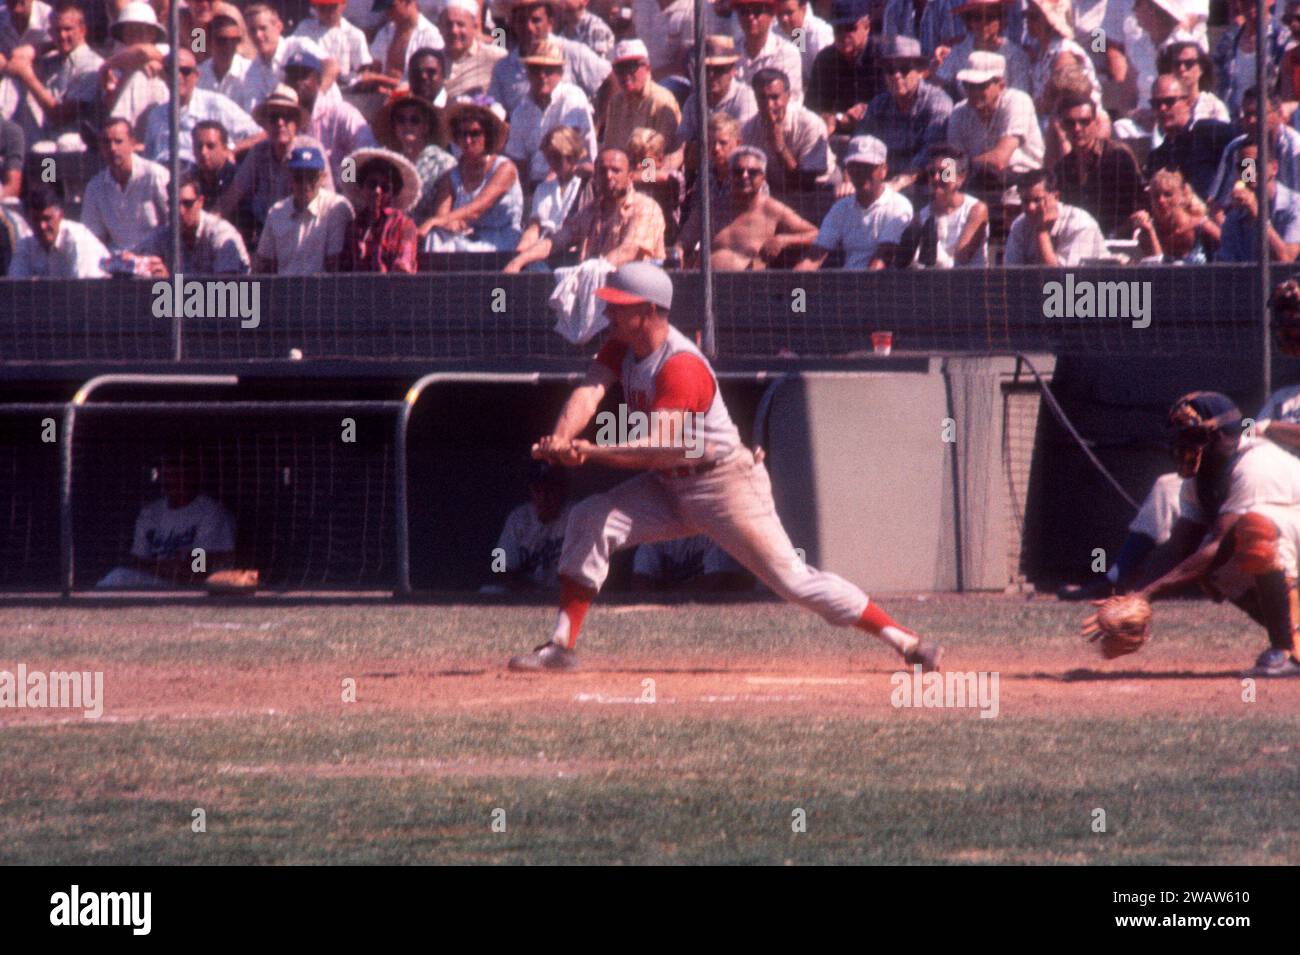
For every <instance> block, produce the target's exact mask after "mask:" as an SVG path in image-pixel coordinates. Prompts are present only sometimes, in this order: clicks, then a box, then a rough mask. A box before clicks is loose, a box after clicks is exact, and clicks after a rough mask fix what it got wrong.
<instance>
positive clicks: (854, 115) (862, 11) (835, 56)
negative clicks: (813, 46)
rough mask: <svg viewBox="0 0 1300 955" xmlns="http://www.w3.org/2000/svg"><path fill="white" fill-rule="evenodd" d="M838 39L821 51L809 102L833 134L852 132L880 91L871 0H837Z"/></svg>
mask: <svg viewBox="0 0 1300 955" xmlns="http://www.w3.org/2000/svg"><path fill="white" fill-rule="evenodd" d="M831 29H832V30H833V31H834V34H835V39H834V42H833V43H832V44H831V46H829V47H828V48H826V49H824V50H822V51H821V52H820V53H818V54H817V58H816V59H815V60H813V65H812V73H811V75H810V77H809V79H808V96H807V101H806V103H805V105H806V106H807V107H808V108H809V109H810V110H812V111H813V112H814V113H817V114H818V115H819V116H821V118H822V120H823V122H825V123H826V128H827V129H828V130H829V131H830V132H831V133H832V134H839V135H842V136H847V135H849V134H850V133H851V132H852V130H853V127H854V126H856V125H857V124H858V123H859V122H861V120H862V117H863V116H865V115H867V104H868V103H870V102H871V99H872V97H874V96H875V95H876V93H878V92H879V91H880V77H879V66H878V64H877V63H876V60H875V57H874V56H873V55H872V50H871V2H870V0H835V2H834V3H833V4H832V5H831Z"/></svg>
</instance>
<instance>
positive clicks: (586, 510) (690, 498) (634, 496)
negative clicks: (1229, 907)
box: [553, 326, 897, 647]
mask: <svg viewBox="0 0 1300 955" xmlns="http://www.w3.org/2000/svg"><path fill="white" fill-rule="evenodd" d="M596 367H598V368H601V369H603V375H604V384H605V385H606V387H609V386H611V385H613V384H615V383H616V382H621V383H622V385H623V390H624V394H625V395H626V400H627V403H628V406H629V408H630V410H631V411H633V412H635V411H642V412H647V413H648V412H652V411H668V410H680V411H685V412H689V413H694V414H696V415H698V416H699V417H698V419H697V420H698V421H699V422H700V424H699V429H700V432H701V433H702V435H703V438H704V452H703V456H702V457H701V458H700V459H698V462H697V463H692V464H690V465H688V466H684V467H680V468H675V469H672V470H670V471H646V472H643V473H641V474H639V475H638V476H636V477H634V478H632V479H630V480H628V481H624V482H623V483H622V484H619V485H617V486H616V487H614V488H613V489H612V490H610V491H608V492H606V493H604V494H597V495H595V496H593V497H589V498H587V499H586V500H584V501H582V502H581V503H579V504H576V505H574V507H573V510H572V512H571V515H570V517H569V524H568V528H567V531H566V534H565V540H564V551H563V553H562V554H561V557H560V573H561V574H562V575H564V576H565V577H568V578H571V579H573V580H575V581H577V582H578V583H580V584H583V585H585V586H587V587H589V588H591V589H592V590H599V589H600V587H601V585H602V584H603V583H604V582H605V578H606V576H607V575H608V573H609V561H610V557H611V556H612V555H613V553H614V552H615V551H617V550H619V549H621V548H624V547H631V546H634V545H637V544H642V543H646V542H651V541H661V540H671V539H673V538H678V537H685V536H689V535H692V534H705V535H707V536H708V537H709V538H710V539H712V540H713V541H714V542H716V543H717V544H718V545H719V546H720V547H721V548H722V549H723V550H725V551H726V552H727V553H728V554H730V555H731V556H732V557H734V558H735V559H736V560H737V561H738V562H739V563H740V564H742V565H743V566H744V567H746V568H747V569H748V570H750V571H751V572H752V573H753V574H754V575H755V576H756V577H757V578H758V579H759V580H761V581H762V582H763V583H765V584H766V585H767V586H768V587H770V588H772V590H773V591H775V592H776V593H777V594H779V595H780V596H781V597H783V598H785V599H786V600H789V601H791V602H792V603H796V604H799V605H800V606H803V607H806V608H808V609H809V610H812V611H813V612H815V613H817V614H819V615H820V616H821V617H823V618H824V619H825V620H826V621H827V622H829V623H831V624H835V625H838V626H853V625H855V624H857V623H859V622H860V621H861V619H862V615H863V613H864V612H865V610H866V608H867V604H868V600H867V595H866V594H864V593H863V592H862V591H861V590H860V589H858V588H857V587H856V586H854V585H853V584H851V583H849V582H848V581H847V580H845V579H843V578H842V577H839V576H837V575H835V574H832V573H829V572H827V571H821V570H816V569H814V568H812V567H809V566H808V565H807V564H805V563H803V561H801V560H800V559H799V556H798V555H797V554H796V553H795V549H794V546H793V545H792V544H791V543H790V538H789V537H788V536H787V534H786V532H785V528H784V527H782V526H781V519H780V517H778V516H777V513H776V506H775V504H774V503H773V501H772V486H771V482H770V481H769V479H768V474H767V469H766V468H765V467H764V466H763V465H762V463H760V462H758V461H755V459H754V454H753V452H752V451H750V450H749V449H748V448H746V447H745V446H744V444H743V443H742V442H741V440H740V434H739V432H738V431H737V430H736V426H735V424H734V423H733V422H732V420H731V415H730V414H729V413H728V411H727V407H726V404H725V403H724V402H723V400H722V395H721V393H720V392H719V389H718V381H717V377H716V376H715V375H714V373H713V369H712V368H711V367H710V366H709V363H708V359H706V358H705V357H704V355H703V354H702V353H701V352H700V350H699V349H698V348H696V347H695V345H694V344H693V343H692V342H691V341H690V339H688V338H687V337H686V336H685V335H683V334H682V333H681V332H679V331H678V330H677V329H675V328H672V327H671V326H670V327H669V330H668V338H667V340H666V341H665V342H664V344H663V345H662V346H661V347H660V348H659V349H658V350H656V351H655V352H654V353H653V354H651V355H648V356H647V357H646V358H644V359H641V360H638V359H637V357H636V355H635V354H634V353H633V352H632V350H631V348H630V347H628V346H627V345H626V344H624V343H622V342H619V341H617V340H614V339H610V340H608V341H607V342H606V343H605V345H604V346H603V347H602V348H601V349H600V352H599V353H598V354H597V356H596ZM562 616H563V615H562ZM563 629H564V628H563V625H561V627H560V629H558V630H557V633H556V636H555V637H554V638H553V640H554V641H555V642H557V643H559V644H560V645H561V646H565V647H571V646H572V644H573V641H574V639H576V635H572V634H566V633H564V632H563ZM889 629H891V630H892V629H893V628H892V627H891V628H889ZM881 639H884V640H885V641H886V642H890V643H891V645H892V644H893V642H894V641H895V640H896V639H897V637H890V636H882V637H881Z"/></svg>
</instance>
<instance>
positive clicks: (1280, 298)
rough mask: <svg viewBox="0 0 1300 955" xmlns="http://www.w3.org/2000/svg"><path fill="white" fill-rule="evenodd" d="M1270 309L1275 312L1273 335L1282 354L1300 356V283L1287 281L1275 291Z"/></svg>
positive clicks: (1293, 280) (1269, 305) (1270, 299)
mask: <svg viewBox="0 0 1300 955" xmlns="http://www.w3.org/2000/svg"><path fill="white" fill-rule="evenodd" d="M1268 307H1269V308H1270V309H1271V310H1272V312H1273V335H1274V337H1275V338H1276V339H1277V347H1278V348H1279V349H1280V350H1281V352H1282V354H1284V355H1290V356H1292V357H1296V356H1300V282H1297V281H1296V280H1295V279H1287V280H1286V281H1285V282H1282V283H1281V284H1279V285H1278V287H1277V288H1275V289H1273V294H1272V295H1271V296H1270V297H1269V300H1268Z"/></svg>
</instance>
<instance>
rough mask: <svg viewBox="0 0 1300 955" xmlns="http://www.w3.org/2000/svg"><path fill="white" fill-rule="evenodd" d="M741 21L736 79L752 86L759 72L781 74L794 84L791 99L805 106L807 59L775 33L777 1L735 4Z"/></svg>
mask: <svg viewBox="0 0 1300 955" xmlns="http://www.w3.org/2000/svg"><path fill="white" fill-rule="evenodd" d="M732 8H733V9H734V10H735V15H736V17H737V18H738V19H739V21H740V33H741V43H740V50H739V53H740V60H739V62H738V63H737V64H736V77H737V78H738V79H739V80H740V81H741V82H742V83H752V82H753V80H754V76H755V75H756V74H757V73H758V71H759V70H765V69H775V70H780V71H781V72H782V73H784V74H785V75H786V78H787V79H788V80H789V81H790V99H791V101H792V102H794V103H796V104H800V105H802V104H803V57H801V56H800V55H799V51H798V49H796V48H795V46H794V44H793V43H791V42H790V41H789V40H786V39H783V38H782V37H780V36H778V35H777V34H776V33H774V32H773V31H772V22H773V19H774V17H773V14H774V13H775V12H776V5H775V4H774V3H773V0H733V3H732Z"/></svg>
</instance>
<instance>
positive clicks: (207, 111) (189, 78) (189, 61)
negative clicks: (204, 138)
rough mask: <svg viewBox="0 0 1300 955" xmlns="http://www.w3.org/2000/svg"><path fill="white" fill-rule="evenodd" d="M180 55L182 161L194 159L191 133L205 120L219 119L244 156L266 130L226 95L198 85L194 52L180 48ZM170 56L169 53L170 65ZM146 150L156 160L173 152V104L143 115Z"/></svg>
mask: <svg viewBox="0 0 1300 955" xmlns="http://www.w3.org/2000/svg"><path fill="white" fill-rule="evenodd" d="M176 55H177V58H178V62H177V66H176V73H177V82H178V84H179V85H178V86H177V90H176V100H177V102H178V104H179V109H178V110H177V112H178V114H179V116H180V119H179V121H178V122H179V125H180V147H181V162H184V163H193V162H194V150H193V143H192V142H191V140H190V133H192V132H193V131H194V127H195V126H197V125H198V124H199V123H201V122H203V121H204V120H211V121H215V122H218V123H220V124H221V125H222V127H223V128H224V129H225V130H226V133H227V135H229V136H230V137H232V138H233V140H234V145H233V149H234V153H235V155H236V156H242V155H243V154H244V153H246V152H248V150H250V149H252V148H253V146H254V145H255V144H256V143H258V142H261V141H262V139H264V138H265V136H266V133H265V132H264V131H263V130H262V128H261V127H260V126H258V125H257V123H256V121H254V119H253V117H251V116H249V115H248V114H247V113H245V112H244V111H243V110H242V109H240V108H239V106H238V105H237V104H236V103H235V102H234V100H232V99H230V98H229V97H227V96H224V95H222V94H221V93H213V92H212V91H211V90H205V89H199V66H198V63H197V62H196V61H195V59H194V54H193V53H191V52H190V51H189V50H187V49H185V48H183V47H182V48H181V50H180V52H179V53H177V54H176ZM170 60H171V57H170V56H168V63H167V65H170ZM144 154H145V156H147V157H148V158H150V159H152V160H154V161H155V162H160V163H165V162H167V160H168V157H170V156H171V108H170V104H167V103H160V104H158V105H157V106H153V107H151V108H150V109H149V112H147V113H146V114H145V116H144Z"/></svg>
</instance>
